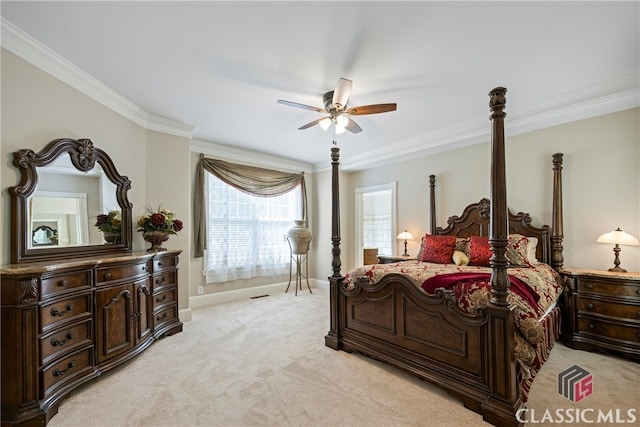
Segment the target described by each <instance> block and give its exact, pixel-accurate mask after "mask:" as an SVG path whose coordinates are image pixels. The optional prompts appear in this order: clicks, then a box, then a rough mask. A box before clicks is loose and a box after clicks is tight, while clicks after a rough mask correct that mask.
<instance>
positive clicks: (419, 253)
mask: <svg viewBox="0 0 640 427" xmlns="http://www.w3.org/2000/svg"><path fill="white" fill-rule="evenodd" d="M424 238H425V236H422V240H420V249H418V254H417V255H416V259H417V260H418V261H421V260H422V252H424Z"/></svg>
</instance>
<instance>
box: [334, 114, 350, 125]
mask: <svg viewBox="0 0 640 427" xmlns="http://www.w3.org/2000/svg"><path fill="white" fill-rule="evenodd" d="M348 124H349V119H348V118H346V117H345V116H342V115H340V116H338V117H336V126H341V127H343V128H345V127H347V125H348Z"/></svg>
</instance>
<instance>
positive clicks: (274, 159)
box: [191, 139, 314, 173]
mask: <svg viewBox="0 0 640 427" xmlns="http://www.w3.org/2000/svg"><path fill="white" fill-rule="evenodd" d="M191 151H192V152H194V153H201V154H205V155H209V156H211V157H215V158H216V159H220V160H225V161H231V162H237V163H240V164H243V165H248V166H256V167H261V168H273V169H277V170H283V171H286V172H300V171H302V172H304V173H312V172H314V170H313V168H312V166H311V165H310V164H308V163H304V162H297V161H295V160H290V159H284V158H282V157H278V156H273V155H270V154H265V153H259V152H257V151H249V150H242V149H239V148H234V147H229V146H228V145H220V144H216V143H213V142H207V141H201V140H197V139H192V140H191Z"/></svg>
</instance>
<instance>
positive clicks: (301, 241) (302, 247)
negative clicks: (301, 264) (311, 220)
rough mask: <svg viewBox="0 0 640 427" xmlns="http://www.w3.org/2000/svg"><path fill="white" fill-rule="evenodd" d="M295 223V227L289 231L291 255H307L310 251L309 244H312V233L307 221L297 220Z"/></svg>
mask: <svg viewBox="0 0 640 427" xmlns="http://www.w3.org/2000/svg"><path fill="white" fill-rule="evenodd" d="M293 222H294V223H295V225H294V226H293V227H291V228H290V229H289V230H288V231H287V239H288V240H289V245H290V246H291V253H292V254H294V255H298V254H300V255H302V254H306V253H307V252H308V251H309V243H311V231H309V229H308V228H307V226H306V221H305V220H303V219H296V220H294V221H293Z"/></svg>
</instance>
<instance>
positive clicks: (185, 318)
mask: <svg viewBox="0 0 640 427" xmlns="http://www.w3.org/2000/svg"><path fill="white" fill-rule="evenodd" d="M192 314H193V312H192V311H191V307H189V308H183V309H181V310H179V311H178V317H179V318H180V321H181V322H182V323H184V322H191V319H192V318H193V316H192Z"/></svg>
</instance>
